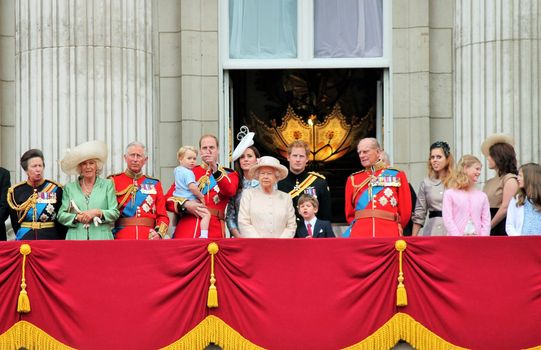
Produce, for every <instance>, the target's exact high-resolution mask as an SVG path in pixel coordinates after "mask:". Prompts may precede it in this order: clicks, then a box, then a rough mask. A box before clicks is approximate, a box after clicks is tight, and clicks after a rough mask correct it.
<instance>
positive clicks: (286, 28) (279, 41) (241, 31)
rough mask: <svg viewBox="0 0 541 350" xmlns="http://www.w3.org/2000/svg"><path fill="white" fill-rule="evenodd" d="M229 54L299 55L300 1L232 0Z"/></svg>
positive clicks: (245, 56) (289, 56)
mask: <svg viewBox="0 0 541 350" xmlns="http://www.w3.org/2000/svg"><path fill="white" fill-rule="evenodd" d="M229 57H230V58H295V57H297V0H229Z"/></svg>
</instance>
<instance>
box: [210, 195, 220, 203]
mask: <svg viewBox="0 0 541 350" xmlns="http://www.w3.org/2000/svg"><path fill="white" fill-rule="evenodd" d="M212 201H213V202H214V204H218V203H220V197H219V196H218V195H217V194H216V195H214V197H212Z"/></svg>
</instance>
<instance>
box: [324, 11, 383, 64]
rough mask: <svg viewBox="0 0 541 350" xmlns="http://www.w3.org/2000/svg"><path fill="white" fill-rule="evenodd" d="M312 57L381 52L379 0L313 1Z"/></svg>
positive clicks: (381, 35)
mask: <svg viewBox="0 0 541 350" xmlns="http://www.w3.org/2000/svg"><path fill="white" fill-rule="evenodd" d="M314 27H315V28H314V32H315V33H314V41H315V42H314V51H315V52H314V55H315V57H320V58H323V57H338V58H345V57H380V56H382V55H383V0H314Z"/></svg>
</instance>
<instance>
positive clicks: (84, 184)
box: [81, 177, 96, 196]
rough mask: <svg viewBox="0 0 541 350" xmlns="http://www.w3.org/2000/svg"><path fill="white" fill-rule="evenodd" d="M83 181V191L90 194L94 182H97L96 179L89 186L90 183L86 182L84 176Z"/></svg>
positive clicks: (87, 194)
mask: <svg viewBox="0 0 541 350" xmlns="http://www.w3.org/2000/svg"><path fill="white" fill-rule="evenodd" d="M81 182H82V184H83V193H84V194H85V195H86V196H90V194H91V193H92V189H93V188H94V183H96V182H95V181H94V183H93V184H91V185H90V186H88V185H87V184H86V182H85V179H84V177H83V178H82V179H81ZM89 187H90V189H89Z"/></svg>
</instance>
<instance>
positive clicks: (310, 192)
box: [304, 187, 317, 198]
mask: <svg viewBox="0 0 541 350" xmlns="http://www.w3.org/2000/svg"><path fill="white" fill-rule="evenodd" d="M304 193H305V194H308V195H310V196H312V197H314V198H317V193H316V189H315V188H314V187H308V188H306V189H305V190H304Z"/></svg>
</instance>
